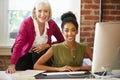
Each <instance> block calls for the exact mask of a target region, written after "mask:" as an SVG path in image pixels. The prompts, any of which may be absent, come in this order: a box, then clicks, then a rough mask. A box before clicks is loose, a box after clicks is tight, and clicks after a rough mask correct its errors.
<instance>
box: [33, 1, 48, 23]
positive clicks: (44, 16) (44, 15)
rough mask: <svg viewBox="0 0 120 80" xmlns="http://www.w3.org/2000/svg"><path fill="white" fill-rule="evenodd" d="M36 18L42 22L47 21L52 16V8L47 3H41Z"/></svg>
mask: <svg viewBox="0 0 120 80" xmlns="http://www.w3.org/2000/svg"><path fill="white" fill-rule="evenodd" d="M35 15H36V19H37V21H38V22H40V23H45V22H46V21H47V20H48V19H49V17H50V8H49V5H47V4H42V3H41V4H39V5H37V6H36V9H35Z"/></svg>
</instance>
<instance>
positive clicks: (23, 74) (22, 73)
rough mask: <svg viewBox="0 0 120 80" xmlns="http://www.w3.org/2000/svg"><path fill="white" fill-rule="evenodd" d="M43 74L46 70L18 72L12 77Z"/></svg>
mask: <svg viewBox="0 0 120 80" xmlns="http://www.w3.org/2000/svg"><path fill="white" fill-rule="evenodd" d="M43 72H45V70H25V71H18V72H16V73H14V74H12V76H34V75H36V74H38V73H43Z"/></svg>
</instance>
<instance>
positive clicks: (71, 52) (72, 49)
mask: <svg viewBox="0 0 120 80" xmlns="http://www.w3.org/2000/svg"><path fill="white" fill-rule="evenodd" d="M64 44H65V46H66V47H67V48H69V49H70V54H71V56H72V57H73V58H75V55H74V50H75V48H76V44H73V45H71V46H68V44H67V43H64Z"/></svg>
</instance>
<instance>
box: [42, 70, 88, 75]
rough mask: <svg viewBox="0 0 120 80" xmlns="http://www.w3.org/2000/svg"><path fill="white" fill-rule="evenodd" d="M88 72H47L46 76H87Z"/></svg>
mask: <svg viewBox="0 0 120 80" xmlns="http://www.w3.org/2000/svg"><path fill="white" fill-rule="evenodd" d="M85 73H86V71H74V72H45V73H43V74H45V75H62V74H85Z"/></svg>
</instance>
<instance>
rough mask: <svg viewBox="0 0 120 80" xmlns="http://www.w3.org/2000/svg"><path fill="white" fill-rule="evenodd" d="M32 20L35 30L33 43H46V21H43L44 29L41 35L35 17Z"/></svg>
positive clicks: (47, 26)
mask: <svg viewBox="0 0 120 80" xmlns="http://www.w3.org/2000/svg"><path fill="white" fill-rule="evenodd" d="M33 21H34V26H35V32H36V37H35V40H34V43H33V45H36V44H45V43H47V41H48V36H47V29H48V28H49V25H48V22H45V29H44V33H43V35H40V31H39V28H38V27H39V26H38V24H37V21H36V20H35V19H34V20H33Z"/></svg>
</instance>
